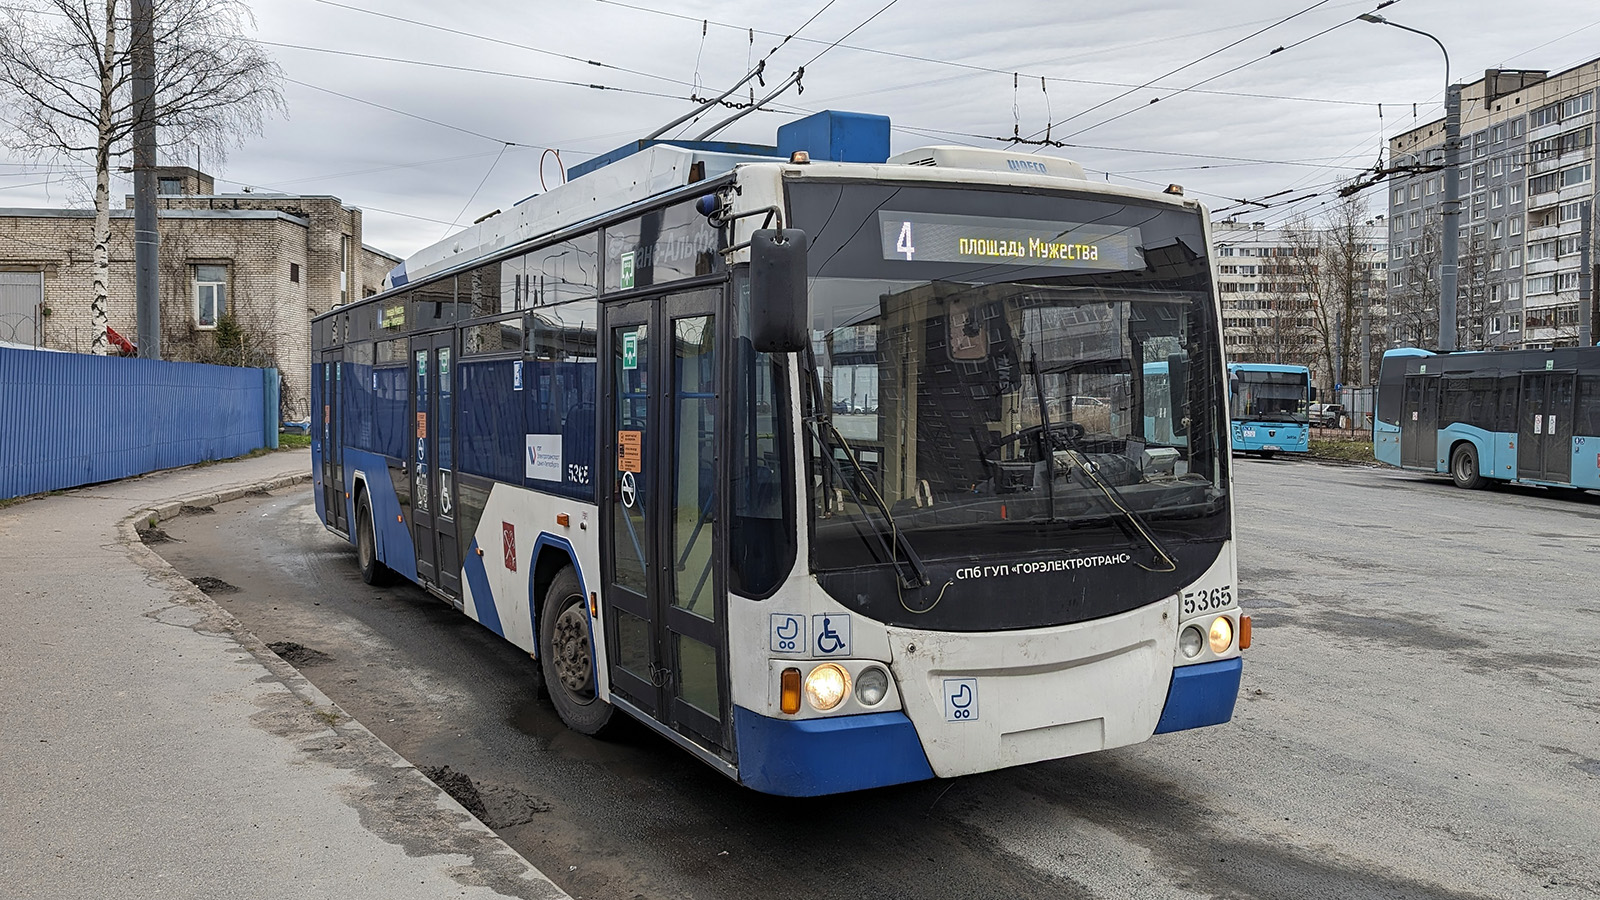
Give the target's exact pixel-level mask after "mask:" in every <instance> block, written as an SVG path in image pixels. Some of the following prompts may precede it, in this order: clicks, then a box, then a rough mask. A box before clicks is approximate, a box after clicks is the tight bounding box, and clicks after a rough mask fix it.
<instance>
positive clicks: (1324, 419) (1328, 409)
mask: <svg viewBox="0 0 1600 900" xmlns="http://www.w3.org/2000/svg"><path fill="white" fill-rule="evenodd" d="M1310 412H1311V424H1313V425H1316V426H1319V427H1321V428H1338V427H1339V422H1340V420H1341V419H1343V418H1344V405H1343V404H1340V403H1313V404H1311V410H1310Z"/></svg>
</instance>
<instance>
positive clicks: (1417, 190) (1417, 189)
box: [1411, 183, 1422, 200]
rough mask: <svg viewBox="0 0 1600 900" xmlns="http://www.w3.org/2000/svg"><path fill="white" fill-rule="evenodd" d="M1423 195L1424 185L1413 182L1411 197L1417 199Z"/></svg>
mask: <svg viewBox="0 0 1600 900" xmlns="http://www.w3.org/2000/svg"><path fill="white" fill-rule="evenodd" d="M1421 196H1422V185H1420V184H1416V183H1413V184H1412V185H1411V199H1413V200H1415V199H1417V198H1418V197H1421Z"/></svg>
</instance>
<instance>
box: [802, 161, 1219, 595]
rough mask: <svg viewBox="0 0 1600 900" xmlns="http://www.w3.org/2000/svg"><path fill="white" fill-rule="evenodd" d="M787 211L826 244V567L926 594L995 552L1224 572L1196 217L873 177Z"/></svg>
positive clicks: (814, 483)
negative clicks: (1219, 563) (964, 565)
mask: <svg viewBox="0 0 1600 900" xmlns="http://www.w3.org/2000/svg"><path fill="white" fill-rule="evenodd" d="M790 202H791V205H792V208H793V210H794V216H795V221H796V224H797V225H798V226H799V227H800V228H802V229H805V230H806V231H807V233H808V235H809V236H810V237H811V242H812V243H811V255H810V265H811V275H812V278H811V321H812V346H811V350H810V354H809V355H810V359H809V360H807V362H808V363H809V374H810V376H811V377H810V379H809V383H808V384H807V386H806V395H807V396H806V398H805V399H806V400H807V402H808V407H809V408H808V411H807V416H808V418H809V420H810V421H811V422H812V424H813V428H812V429H811V431H810V432H809V434H808V437H809V444H810V450H811V468H810V481H811V483H810V488H811V493H812V504H811V506H812V515H813V523H812V530H813V535H814V539H813V560H814V565H815V566H816V568H818V569H819V570H829V569H848V568H852V567H859V566H873V565H879V566H881V565H884V564H891V565H895V566H897V567H898V570H899V574H900V577H901V578H902V581H903V582H905V583H908V584H914V583H916V582H919V581H924V580H928V576H926V575H925V574H922V573H919V572H917V571H915V570H916V569H917V568H918V567H919V566H922V565H923V564H924V563H928V565H927V568H931V569H938V568H939V566H938V565H936V564H934V561H938V560H949V559H955V558H971V557H973V556H981V555H994V554H1002V555H1004V554H1018V553H1028V552H1033V551H1041V552H1042V551H1069V552H1081V553H1084V554H1091V555H1093V554H1101V555H1105V554H1110V555H1111V557H1115V558H1120V557H1119V556H1118V554H1127V556H1128V557H1129V558H1130V560H1131V561H1132V563H1134V564H1135V565H1136V566H1138V567H1139V568H1141V569H1144V570H1154V569H1159V568H1163V567H1170V566H1171V564H1172V563H1173V560H1172V559H1171V558H1167V554H1168V553H1170V554H1171V555H1172V557H1184V556H1185V555H1187V556H1188V557H1189V559H1188V565H1184V566H1182V567H1183V568H1185V569H1193V568H1195V567H1197V566H1201V565H1203V564H1205V563H1209V562H1210V561H1211V560H1212V559H1214V558H1215V555H1216V547H1215V545H1214V544H1211V542H1212V541H1215V540H1220V539H1221V538H1222V537H1223V536H1225V535H1226V529H1227V522H1226V517H1227V503H1226V501H1225V498H1226V480H1225V475H1224V469H1223V466H1224V462H1223V460H1222V458H1221V456H1220V455H1219V453H1218V452H1217V451H1218V448H1219V447H1226V442H1225V440H1224V439H1223V437H1222V431H1221V428H1222V422H1221V419H1222V410H1223V403H1222V397H1221V384H1222V379H1221V377H1220V368H1221V363H1220V356H1219V354H1218V351H1217V343H1216V342H1217V329H1216V322H1215V315H1214V313H1213V309H1212V295H1211V290H1210V279H1209V267H1208V265H1207V261H1206V259H1205V256H1204V251H1205V241H1204V234H1203V231H1202V223H1201V221H1200V219H1199V217H1198V216H1197V215H1196V214H1195V213H1193V212H1186V211H1182V210H1177V209H1172V208H1170V207H1153V206H1146V205H1139V204H1136V203H1132V202H1127V201H1123V200H1115V201H1111V202H1106V201H1100V200H1092V199H1085V198H1069V197H1061V196H1050V195H1044V194H1038V193H1028V194H1024V193H1005V192H1001V191H980V190H970V189H953V188H936V187H922V186H917V187H909V186H891V185H884V184H862V183H855V184H795V185H792V186H791V188H790ZM1155 364H1159V365H1155ZM1154 369H1161V370H1163V374H1164V375H1165V377H1162V378H1159V379H1154V378H1150V377H1149V374H1148V373H1149V372H1150V371H1152V370H1154ZM824 425H825V426H826V427H822V426H824ZM1108 487H1109V490H1108V489H1107V488H1108ZM1138 523H1148V527H1149V529H1150V530H1149V531H1148V532H1147V531H1146V530H1145V529H1144V528H1143V527H1141V526H1140V525H1139V524H1138ZM1152 538H1154V540H1152ZM1195 541H1199V542H1201V543H1202V544H1208V545H1209V546H1203V547H1200V546H1196V547H1193V548H1191V547H1189V546H1188V544H1189V543H1191V542H1195ZM886 557H887V558H886ZM908 558H909V559H913V560H915V561H916V562H914V563H911V564H908V563H907V559H908ZM942 577H943V576H941V575H939V574H938V572H935V573H934V575H933V579H932V580H934V581H938V580H939V579H940V578H942ZM937 586H938V585H935V587H936V588H937ZM1152 589H1154V585H1152ZM1154 599H1156V598H1155V597H1150V598H1148V599H1146V600H1145V601H1144V602H1152V601H1153V600H1154Z"/></svg>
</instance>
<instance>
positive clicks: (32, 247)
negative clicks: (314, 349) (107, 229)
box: [0, 167, 400, 419]
mask: <svg viewBox="0 0 1600 900" xmlns="http://www.w3.org/2000/svg"><path fill="white" fill-rule="evenodd" d="M157 183H158V193H159V199H158V201H157V204H158V207H159V208H158V222H159V228H160V234H161V244H160V251H159V258H158V260H157V268H158V272H159V277H160V285H161V287H160V293H161V351H162V356H163V357H164V358H166V359H175V360H188V361H203V362H220V363H231V364H236V365H237V364H243V365H258V366H259V365H272V366H276V367H277V368H278V370H279V371H280V372H282V373H283V379H284V380H283V412H284V415H285V416H287V417H290V418H294V419H303V418H305V417H306V416H308V415H309V414H310V394H311V392H310V371H311V355H310V354H311V330H310V322H311V317H312V316H314V315H317V314H319V313H323V312H326V311H328V310H329V309H331V308H333V307H334V306H337V305H339V304H341V303H345V302H348V301H350V300H359V299H360V298H361V297H363V296H366V295H369V294H373V293H376V292H377V290H378V289H379V287H380V286H381V285H382V283H383V277H384V275H385V274H386V273H387V272H388V271H389V269H391V268H393V267H394V266H395V265H396V264H398V263H399V261H400V260H399V259H398V258H397V257H394V256H391V255H389V254H387V253H383V252H382V251H379V250H375V249H373V248H371V247H367V246H364V245H363V244H362V243H361V210H359V209H355V208H353V207H349V206H345V205H344V204H343V203H342V202H341V201H340V200H339V199H338V198H337V197H328V196H304V195H289V194H267V193H254V192H251V193H241V194H215V193H213V181H212V178H211V177H210V176H208V175H206V174H205V173H203V172H200V171H197V170H195V169H191V168H183V167H169V168H163V169H161V170H160V171H159V173H158V182H157ZM132 205H133V203H132V198H131V197H129V198H127V206H128V208H127V209H121V210H112V212H111V271H110V284H109V297H108V301H107V317H108V319H109V323H110V326H111V328H112V329H113V330H114V331H116V332H117V333H118V335H119V336H120V337H122V338H123V339H124V340H125V341H128V342H131V341H134V340H135V339H136V335H137V331H138V329H137V324H136V323H137V316H136V304H135V297H134V248H133V210H132ZM93 232H94V211H93V210H92V209H0V341H8V342H11V343H15V344H23V345H28V346H40V347H47V348H50V349H56V350H66V351H72V352H78V353H87V352H89V351H90V349H91V344H92V341H93V337H94V330H93V322H92V320H91V316H90V298H91V295H92V289H93V277H94V276H93V263H94V237H93ZM225 320H226V323H225ZM219 326H222V327H221V330H220V331H219ZM116 349H117V346H116V345H115V342H114V345H113V347H112V350H113V352H115V351H116Z"/></svg>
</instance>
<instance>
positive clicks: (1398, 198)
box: [1394, 187, 1406, 206]
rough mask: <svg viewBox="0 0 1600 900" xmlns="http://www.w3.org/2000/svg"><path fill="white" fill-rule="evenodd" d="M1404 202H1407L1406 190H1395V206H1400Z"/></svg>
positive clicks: (1401, 188)
mask: <svg viewBox="0 0 1600 900" xmlns="http://www.w3.org/2000/svg"><path fill="white" fill-rule="evenodd" d="M1404 202H1406V189H1405V188H1403V187H1397V188H1395V189H1394V205H1395V206H1399V205H1400V204H1402V203H1404Z"/></svg>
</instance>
